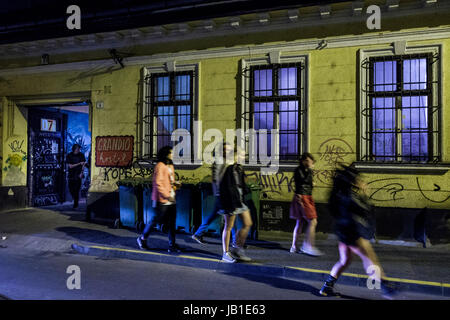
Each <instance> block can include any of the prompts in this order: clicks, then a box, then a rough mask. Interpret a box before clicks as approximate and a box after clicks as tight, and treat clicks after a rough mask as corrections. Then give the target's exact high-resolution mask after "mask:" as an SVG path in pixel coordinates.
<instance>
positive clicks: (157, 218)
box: [137, 204, 163, 250]
mask: <svg viewBox="0 0 450 320" xmlns="http://www.w3.org/2000/svg"><path fill="white" fill-rule="evenodd" d="M161 207H163V206H161V205H160V204H158V205H157V206H156V208H155V215H154V216H153V217H152V219H151V220H150V222H149V223H147V224H146V225H145V227H144V231H142V234H141V235H140V236H139V237H138V238H137V243H138V246H139V248H140V249H147V250H148V249H149V247H148V245H147V239H148V237H149V235H150V233H151V232H152V229H153V228H154V227H155V226H156V224H157V223H159V222H161V217H162V214H163V212H161V209H160V208H161Z"/></svg>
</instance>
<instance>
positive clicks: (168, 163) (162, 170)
mask: <svg viewBox="0 0 450 320" xmlns="http://www.w3.org/2000/svg"><path fill="white" fill-rule="evenodd" d="M157 160H158V163H157V164H156V166H155V169H154V172H153V187H152V201H153V208H155V215H154V216H153V217H152V219H151V221H150V222H149V223H148V224H146V226H145V228H144V232H143V233H142V235H141V236H139V237H138V238H137V243H138V246H139V248H140V249H147V250H148V249H149V247H148V245H147V238H148V236H149V235H150V233H151V231H152V229H153V228H154V227H155V226H156V225H157V224H161V223H163V222H165V223H167V225H168V235H169V249H168V252H169V253H178V252H181V248H180V247H179V246H178V245H177V244H176V243H175V233H176V219H177V207H176V202H175V191H176V189H177V188H179V187H180V186H181V184H180V183H179V182H176V181H175V169H174V166H173V162H172V147H170V146H166V147H162V148H161V149H160V150H159V151H158V155H157Z"/></svg>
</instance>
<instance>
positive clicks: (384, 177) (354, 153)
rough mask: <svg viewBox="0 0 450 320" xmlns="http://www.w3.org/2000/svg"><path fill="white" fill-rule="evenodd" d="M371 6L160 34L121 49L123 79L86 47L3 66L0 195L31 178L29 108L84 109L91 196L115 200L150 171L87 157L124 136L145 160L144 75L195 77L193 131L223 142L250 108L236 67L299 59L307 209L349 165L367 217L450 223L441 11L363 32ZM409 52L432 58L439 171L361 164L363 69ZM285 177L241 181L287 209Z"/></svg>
mask: <svg viewBox="0 0 450 320" xmlns="http://www.w3.org/2000/svg"><path fill="white" fill-rule="evenodd" d="M369 2H370V3H369ZM371 3H373V4H377V2H376V1H366V2H365V4H364V6H363V7H362V10H363V11H362V13H361V14H359V15H355V12H356V11H353V13H352V11H351V9H352V8H354V7H352V2H348V3H340V4H336V5H332V6H331V7H330V12H331V13H330V17H329V18H325V17H323V16H321V15H320V12H322V11H320V8H319V7H317V6H316V7H303V8H300V9H299V10H297V13H298V17H297V18H295V17H293V16H292V12H291V15H290V16H289V12H288V11H287V10H286V11H277V12H269V16H270V19H269V22H268V24H265V23H264V22H262V20H261V17H260V16H259V15H256V14H250V15H244V16H241V17H239V20H236V21H239V22H238V25H239V26H237V27H236V26H235V27H227V28H225V27H223V28H222V29H221V28H220V27H219V26H221V25H224V24H227V23H229V19H228V18H227V19H226V18H220V19H217V20H216V22H215V27H214V28H213V31H204V30H203V29H202V30H201V32H200V31H198V32H195V30H197V29H198V28H200V27H199V25H202V24H201V23H200V22H191V25H190V29H189V30H188V31H186V34H183V33H181V34H180V33H179V31H176V30H175V31H174V30H173V29H171V28H166V29H165V31H164V32H165V34H166V36H165V37H156V36H155V38H154V39H153V38H152V39H151V42H149V43H146V42H145V41H144V40H140V39H139V38H137V39H136V40H129V41H133V42H131V44H130V42H128V43H125V42H124V43H123V44H122V45H123V48H122V49H120V48H119V49H118V51H124V52H133V56H131V57H125V58H124V60H123V63H124V65H125V67H124V68H120V66H119V65H118V64H115V63H114V61H113V60H112V59H110V58H108V57H107V56H105V54H104V51H105V50H102V49H98V48H97V47H95V46H93V47H92V48H90V47H86V49H83V50H80V49H77V50H75V48H74V49H73V50H71V49H70V48H68V49H67V50H66V52H61V53H54V54H52V53H51V51H50V61H51V63H50V64H49V65H39V62H40V59H39V55H38V57H32V56H30V57H25V56H20V55H16V56H9V57H6V58H5V57H3V58H2V59H1V60H0V97H1V100H0V121H1V126H2V127H1V130H0V141H1V148H0V152H1V153H0V156H1V160H0V163H1V168H2V174H1V185H2V187H3V188H6V189H8V191H9V189H11V187H25V188H26V187H27V175H29V174H30V173H29V172H28V171H27V170H29V169H28V168H27V161H28V141H29V139H28V138H29V137H28V124H27V113H28V111H29V110H30V108H33V106H35V105H38V104H42V103H49V102H52V103H59V102H64V101H76V100H77V99H78V100H80V99H84V98H86V97H88V98H89V100H90V113H89V118H90V123H89V126H90V130H91V134H92V157H93V158H92V161H91V167H90V171H91V185H90V188H89V193H109V192H114V191H116V190H117V184H116V182H117V181H118V180H119V179H121V178H125V177H142V176H145V177H150V176H151V172H152V171H151V168H149V169H148V170H143V169H142V166H141V168H139V167H135V168H134V169H133V168H108V167H97V166H96V165H95V162H96V161H95V152H94V150H95V147H96V146H95V138H96V137H97V136H108V135H114V136H126V135H132V136H134V138H135V148H134V157H135V159H136V161H137V162H138V159H141V158H142V157H143V150H144V149H145V143H144V142H143V139H142V137H143V131H144V123H143V121H142V115H143V113H145V101H144V100H145V94H144V93H145V81H144V76H145V74H146V72H149V71H148V70H151V69H152V68H155V70H156V69H158V70H163V71H165V72H167V71H168V70H171V69H172V70H175V71H178V70H184V68H188V67H193V68H194V69H195V71H194V73H195V81H196V83H195V85H196V88H195V89H196V91H195V92H194V100H195V104H196V108H197V119H196V120H198V121H201V123H202V132H205V131H207V130H208V129H218V130H220V131H221V132H222V133H223V134H224V135H225V131H226V129H233V130H234V129H236V128H241V127H243V125H244V121H245V119H244V118H245V117H243V112H242V111H241V110H243V109H244V108H245V104H246V103H247V102H246V98H245V92H244V89H243V88H244V87H245V81H246V80H245V79H246V78H245V75H244V74H245V70H246V69H245V68H246V67H248V65H251V64H252V63H253V64H258V63H260V62H261V63H264V64H271V63H275V64H276V63H285V62H286V61H294V60H296V59H297V60H298V61H302V63H304V66H305V68H304V83H303V84H302V85H304V93H303V96H302V97H303V99H304V107H305V110H306V114H305V117H306V118H305V119H306V122H305V124H306V125H305V131H304V146H303V148H304V150H305V151H309V152H311V153H312V154H313V156H314V157H315V159H316V163H315V174H314V183H315V189H314V193H313V195H314V198H315V199H316V202H317V203H326V201H327V197H328V192H329V191H330V186H331V179H332V173H333V170H334V169H335V168H336V166H337V165H338V163H341V162H342V163H346V164H351V163H356V165H357V167H359V168H360V169H361V171H362V172H363V176H364V178H365V180H366V181H367V182H368V184H369V195H370V196H371V199H372V201H373V204H374V205H375V206H377V207H386V208H410V209H422V208H429V209H436V210H439V212H443V213H444V214H445V212H447V213H448V211H449V209H450V172H449V171H448V169H449V168H450V167H449V166H448V164H449V163H450V138H449V136H450V115H449V112H448V106H449V105H450V90H449V89H448V88H449V85H448V83H449V74H448V70H450V50H449V48H450V23H449V22H450V11H449V8H448V6H445V7H443V9H442V8H441V9H439V7H430V8H428V7H427V8H418V9H410V8H409V7H408V3H410V2H408V1H406V2H404V3H405V4H403V3H401V5H400V8H398V9H397V10H394V11H391V10H387V9H386V10H385V9H383V10H382V12H381V29H380V30H369V29H368V27H367V24H366V22H367V19H368V18H369V17H370V14H367V13H366V12H365V10H366V8H367V6H368V5H369V4H371ZM383 3H384V2H383ZM411 3H412V2H411ZM414 3H415V2H414ZM403 6H405V7H406V9H404V8H403ZM382 8H384V7H383V6H382ZM414 8H415V7H414ZM444 9H445V10H444ZM302 17H307V18H306V19H305V20H303V18H302ZM309 17H311V18H309ZM312 17H314V18H312ZM309 19H310V20H309ZM281 21H282V22H281ZM196 28H197V29H196ZM233 28H234V29H233ZM214 29H215V30H214ZM177 32H178V33H177ZM125 38H126V37H125ZM126 39H128V38H126ZM118 43H120V42H118ZM418 52H425V53H431V54H434V55H435V57H436V62H435V63H436V64H435V65H436V71H435V74H434V77H435V78H436V80H437V81H438V84H437V85H436V99H437V100H436V101H437V111H436V112H438V115H439V116H438V117H437V118H436V126H435V128H436V130H438V131H439V132H437V133H436V141H437V142H438V143H436V144H435V148H436V150H435V153H436V157H437V158H436V159H437V160H436V161H434V162H432V163H425V164H411V163H408V162H407V161H406V163H405V162H403V163H390V164H387V165H386V164H383V165H379V164H377V163H376V161H375V163H368V162H365V161H364V148H365V147H364V139H363V138H362V136H364V129H363V127H364V125H363V122H364V119H363V118H364V113H363V111H362V110H361V109H362V108H363V105H364V99H365V97H364V94H365V93H364V90H363V89H364V83H363V80H364V72H365V69H364V67H363V63H364V61H365V59H368V57H370V56H371V54H374V53H376V54H378V55H379V56H383V55H388V56H395V55H402V54H415V53H418ZM255 61H256V62H255ZM433 67H434V65H433ZM365 101H367V100H365ZM97 102H103V108H101V109H99V108H97ZM430 121H431V120H430ZM197 138H199V137H196V139H197ZM199 139H200V138H199ZM200 140H203V139H200ZM201 143H202V144H201V146H202V147H203V148H201V149H200V150H203V149H204V148H205V147H206V146H207V145H209V144H210V143H211V141H202V142H201ZM135 166H137V165H135ZM176 169H177V173H178V176H179V179H180V180H182V181H183V182H185V183H194V184H195V183H199V182H208V181H211V180H210V179H211V173H210V166H209V165H207V164H206V163H202V164H200V165H198V166H190V167H186V166H179V167H178V168H176ZM292 171H293V170H292V164H291V165H290V166H284V165H283V164H280V168H279V170H278V173H276V174H273V175H261V172H260V170H258V169H255V168H254V167H247V168H246V172H247V175H248V177H249V179H250V180H253V181H255V182H256V183H259V185H260V186H261V188H262V191H261V200H262V201H280V202H281V201H282V202H290V201H291V199H292V197H293V194H294V187H295V185H294V181H293V178H292V176H293V172H292ZM319 219H320V218H319ZM443 221H449V220H443ZM319 225H320V222H319Z"/></svg>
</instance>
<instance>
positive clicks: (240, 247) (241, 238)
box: [233, 210, 253, 261]
mask: <svg viewBox="0 0 450 320" xmlns="http://www.w3.org/2000/svg"><path fill="white" fill-rule="evenodd" d="M239 218H240V219H241V220H242V227H241V229H239V231H238V233H237V237H236V238H237V239H236V245H237V248H235V249H234V250H233V254H234V255H235V256H237V257H238V258H239V260H242V261H251V260H252V259H251V258H249V257H248V256H247V255H246V254H245V252H244V244H245V240H247V236H248V232H249V231H250V228H251V227H252V224H253V222H252V217H251V215H250V211H248V210H247V211H244V212H243V213H241V214H240V215H239Z"/></svg>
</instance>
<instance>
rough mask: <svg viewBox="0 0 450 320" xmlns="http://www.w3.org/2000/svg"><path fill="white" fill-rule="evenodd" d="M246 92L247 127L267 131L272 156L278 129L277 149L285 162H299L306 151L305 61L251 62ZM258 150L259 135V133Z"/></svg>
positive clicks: (258, 146)
mask: <svg viewBox="0 0 450 320" xmlns="http://www.w3.org/2000/svg"><path fill="white" fill-rule="evenodd" d="M245 77H246V78H247V79H248V86H247V88H248V89H247V91H246V94H245V97H246V99H245V108H244V109H245V112H244V115H243V117H244V119H245V120H246V121H245V126H246V127H247V128H250V129H254V130H255V131H258V130H263V129H266V130H267V133H268V135H267V137H268V141H267V155H268V156H271V150H272V149H271V148H272V145H271V144H272V139H271V136H270V130H271V129H278V132H279V139H278V141H277V143H278V145H277V148H276V150H277V151H278V154H279V160H280V161H282V162H289V161H297V160H298V157H299V155H300V154H301V153H302V152H304V151H305V150H304V149H305V147H306V146H305V127H306V117H305V113H306V112H305V109H306V103H305V94H304V79H305V63H304V62H303V61H298V62H290V63H280V64H259V65H250V66H249V67H248V68H247V69H246V70H245ZM256 141H257V148H258V150H259V148H260V145H259V136H258V134H257V140H256Z"/></svg>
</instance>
